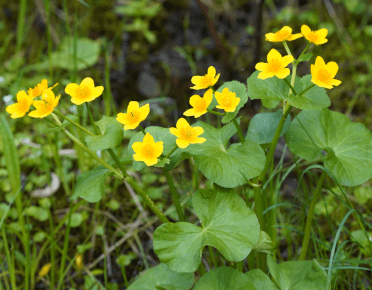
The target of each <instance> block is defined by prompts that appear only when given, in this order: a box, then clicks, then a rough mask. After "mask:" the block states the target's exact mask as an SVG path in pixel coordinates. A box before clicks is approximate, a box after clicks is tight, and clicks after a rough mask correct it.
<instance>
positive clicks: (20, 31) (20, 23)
mask: <svg viewBox="0 0 372 290" xmlns="http://www.w3.org/2000/svg"><path fill="white" fill-rule="evenodd" d="M26 4H27V0H21V3H20V9H19V12H18V19H17V42H16V53H18V52H20V50H21V48H22V44H23V39H24V28H25V20H26V8H27V6H26ZM26 284H27V283H26Z"/></svg>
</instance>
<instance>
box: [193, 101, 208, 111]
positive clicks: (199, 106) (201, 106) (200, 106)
mask: <svg viewBox="0 0 372 290" xmlns="http://www.w3.org/2000/svg"><path fill="white" fill-rule="evenodd" d="M205 107H206V106H205V101H204V100H200V101H199V102H198V103H197V104H196V106H195V109H196V110H197V111H199V112H201V111H204V110H205V109H206V108H205Z"/></svg>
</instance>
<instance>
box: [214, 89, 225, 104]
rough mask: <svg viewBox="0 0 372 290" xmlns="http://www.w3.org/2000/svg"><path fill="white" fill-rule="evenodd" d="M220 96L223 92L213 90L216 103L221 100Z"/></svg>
mask: <svg viewBox="0 0 372 290" xmlns="http://www.w3.org/2000/svg"><path fill="white" fill-rule="evenodd" d="M222 96H223V94H222V93H220V92H215V93H214V97H215V98H216V100H217V103H219V104H220V103H221V102H222Z"/></svg>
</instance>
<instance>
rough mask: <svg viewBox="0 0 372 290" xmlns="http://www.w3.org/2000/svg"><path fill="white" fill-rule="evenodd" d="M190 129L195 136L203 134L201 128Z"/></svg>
mask: <svg viewBox="0 0 372 290" xmlns="http://www.w3.org/2000/svg"><path fill="white" fill-rule="evenodd" d="M192 128H193V131H194V134H195V135H196V136H199V135H201V134H203V133H204V129H203V128H202V127H192Z"/></svg>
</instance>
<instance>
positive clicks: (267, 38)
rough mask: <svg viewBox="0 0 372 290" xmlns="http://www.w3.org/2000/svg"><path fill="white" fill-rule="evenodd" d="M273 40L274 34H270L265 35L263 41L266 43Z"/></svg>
mask: <svg viewBox="0 0 372 290" xmlns="http://www.w3.org/2000/svg"><path fill="white" fill-rule="evenodd" d="M274 39H275V34H274V33H272V32H270V33H266V34H265V40H266V41H273V40H274Z"/></svg>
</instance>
